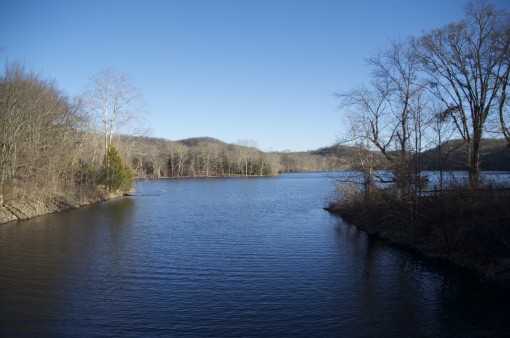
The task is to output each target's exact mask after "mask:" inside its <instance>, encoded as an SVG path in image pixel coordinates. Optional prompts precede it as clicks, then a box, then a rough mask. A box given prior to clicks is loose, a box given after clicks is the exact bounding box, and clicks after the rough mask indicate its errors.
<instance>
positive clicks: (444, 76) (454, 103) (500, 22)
mask: <svg viewBox="0 0 510 338" xmlns="http://www.w3.org/2000/svg"><path fill="white" fill-rule="evenodd" d="M509 27H510V18H509V16H508V13H507V12H506V11H504V10H496V8H495V7H494V6H493V5H491V4H488V3H486V2H485V1H483V0H482V1H477V2H470V3H469V4H468V5H467V6H466V19H465V20H462V21H460V22H459V23H452V24H449V25H447V26H445V27H443V28H439V29H435V30H432V31H431V32H429V33H427V34H425V35H424V36H423V37H421V39H419V45H418V47H419V48H418V51H419V53H420V57H421V59H422V62H423V64H424V66H425V67H424V70H425V71H426V72H427V74H428V75H429V77H430V83H431V85H432V88H433V89H434V91H435V94H436V95H437V97H438V98H440V99H441V100H442V101H443V103H444V105H445V106H447V107H448V109H447V110H445V111H447V112H448V113H449V116H450V117H451V118H452V119H453V121H454V123H455V125H456V127H457V129H458V132H459V134H460V136H461V137H462V139H463V140H464V142H465V144H466V146H467V158H466V159H467V166H468V169H469V179H470V182H471V183H472V184H477V182H478V180H479V174H480V147H481V143H482V136H483V132H484V126H485V123H486V120H487V117H488V116H489V114H491V113H492V112H495V110H496V109H497V108H498V98H503V97H504V95H503V94H502V92H504V91H505V87H506V84H507V83H508V53H509V46H510V38H509V34H510V28H509ZM503 101H504V100H503ZM500 106H501V105H500Z"/></svg>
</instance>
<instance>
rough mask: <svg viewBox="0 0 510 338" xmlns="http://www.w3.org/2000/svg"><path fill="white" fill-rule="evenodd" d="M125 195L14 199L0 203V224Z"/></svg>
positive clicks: (82, 194)
mask: <svg viewBox="0 0 510 338" xmlns="http://www.w3.org/2000/svg"><path fill="white" fill-rule="evenodd" d="M124 195H126V194H125V193H124V192H106V191H103V192H95V193H93V194H90V193H89V194H85V193H81V194H80V195H78V196H75V195H53V196H47V197H45V198H44V199H42V200H34V199H16V200H10V201H4V202H3V203H1V204H0V224H4V223H8V222H13V221H22V220H27V219H30V218H33V217H36V216H41V215H46V214H51V213H55V212H61V211H65V210H69V209H77V208H80V207H82V206H85V205H90V204H93V203H97V202H101V201H107V200H110V199H113V198H118V197H121V196H124Z"/></svg>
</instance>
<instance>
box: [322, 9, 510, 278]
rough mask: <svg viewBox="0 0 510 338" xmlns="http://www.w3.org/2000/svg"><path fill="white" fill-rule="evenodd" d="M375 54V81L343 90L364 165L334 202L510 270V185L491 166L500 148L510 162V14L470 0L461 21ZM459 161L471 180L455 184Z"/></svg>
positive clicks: (486, 265)
mask: <svg viewBox="0 0 510 338" xmlns="http://www.w3.org/2000/svg"><path fill="white" fill-rule="evenodd" d="M368 64H369V66H370V67H371V70H372V72H371V82H370V83H368V84H365V85H362V86H359V87H356V88H354V89H352V90H349V91H345V92H342V93H339V95H338V97H339V99H340V100H341V107H342V108H343V109H344V110H345V111H348V112H349V113H350V114H349V116H348V121H349V125H350V129H349V130H348V132H347V133H346V134H345V135H344V140H343V141H344V143H345V144H348V145H351V146H354V147H355V148H356V149H357V152H356V157H355V158H352V161H353V162H352V164H351V165H352V167H353V168H355V169H356V170H357V172H358V175H356V178H355V179H353V180H347V181H344V182H339V194H338V200H337V201H336V202H335V203H333V204H332V205H331V207H330V210H332V211H336V212H339V213H340V215H342V216H343V217H345V218H346V219H347V220H349V221H351V222H353V223H355V224H357V225H359V226H360V227H362V228H364V229H366V230H367V231H369V232H370V233H373V234H377V235H379V236H381V237H384V238H387V239H390V240H391V241H394V242H397V243H400V244H404V245H406V246H407V247H411V248H414V249H418V250H419V251H421V252H423V253H426V254H428V255H432V256H438V257H443V258H446V259H449V260H451V261H454V262H456V263H459V264H461V265H466V266H469V267H470V268H473V269H475V270H477V271H478V272H481V273H483V274H485V275H490V276H491V277H492V278H499V279H502V278H506V279H508V280H510V276H509V274H508V272H510V268H509V267H508V266H507V267H506V268H501V269H499V270H498V268H495V266H498V264H500V263H501V262H507V263H506V265H508V263H510V262H508V257H510V251H509V249H508V247H509V246H508V244H509V242H510V209H509V208H508V205H510V193H509V191H508V189H507V187H505V186H497V185H495V184H494V183H491V182H485V181H484V180H483V179H482V178H481V175H480V170H481V168H482V161H483V160H486V159H487V158H486V157H484V156H485V154H484V152H485V151H487V150H488V149H498V151H500V155H499V158H498V159H497V161H495V163H493V164H492V165H493V166H497V168H502V169H506V168H508V163H509V162H510V151H509V150H510V137H509V135H510V134H509V130H508V121H509V120H510V115H509V114H510V109H509V108H510V107H509V103H508V100H507V96H508V80H509V75H510V17H509V14H508V13H507V12H506V11H504V10H501V9H496V8H495V7H494V6H493V5H491V4H489V3H487V2H485V1H477V2H470V3H468V4H467V6H466V16H465V18H464V19H463V20H462V21H460V22H457V23H451V24H448V25H447V26H444V27H441V28H438V29H435V30H432V31H430V32H425V33H424V34H423V35H422V36H419V37H413V38H408V39H405V40H403V41H392V42H391V43H390V44H389V45H388V46H387V47H386V48H383V49H381V50H379V51H378V52H377V53H375V55H374V56H372V57H371V58H369V60H368ZM485 135H488V136H490V137H496V138H497V140H494V139H488V138H485V137H484V136H485ZM502 140H504V141H502ZM502 143H503V144H502ZM505 146H506V147H505ZM505 148H506V149H505ZM502 149H504V150H502ZM460 155H462V157H461V156H460ZM381 168H384V169H386V171H385V173H384V175H381V171H379V170H378V169H381ZM460 168H465V169H467V171H468V174H469V177H468V180H467V182H465V183H464V184H462V185H452V184H447V183H446V180H445V179H444V173H445V170H446V169H460ZM425 169H437V170H439V173H440V175H439V179H438V180H437V181H434V182H432V181H430V179H429V178H428V177H427V176H426V175H424V172H423V171H424V170H425ZM496 270H497V271H496ZM507 270H508V271H507ZM498 271H499V272H498ZM502 271H503V272H502ZM496 275H497V276H496ZM503 275H504V276H505V277H503Z"/></svg>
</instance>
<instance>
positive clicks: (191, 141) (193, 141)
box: [176, 136, 227, 147]
mask: <svg viewBox="0 0 510 338" xmlns="http://www.w3.org/2000/svg"><path fill="white" fill-rule="evenodd" d="M176 142H177V143H180V144H183V145H185V146H188V147H196V146H198V145H199V144H201V143H216V144H221V145H227V143H225V142H223V141H221V140H218V139H216V138H214V137H207V136H205V137H191V138H187V139H184V140H178V141H176Z"/></svg>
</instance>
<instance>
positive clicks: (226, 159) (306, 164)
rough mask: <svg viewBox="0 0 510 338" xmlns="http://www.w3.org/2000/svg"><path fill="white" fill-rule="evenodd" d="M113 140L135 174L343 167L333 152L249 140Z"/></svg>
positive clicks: (272, 171)
mask: <svg viewBox="0 0 510 338" xmlns="http://www.w3.org/2000/svg"><path fill="white" fill-rule="evenodd" d="M115 144H116V147H117V148H118V149H119V150H120V152H121V153H122V155H123V157H124V158H125V159H126V160H127V161H128V162H129V163H130V164H131V166H132V168H133V170H134V171H135V173H136V174H137V176H138V177H148V178H151V177H154V178H160V177H231V176H272V175H277V174H278V173H281V172H311V171H328V170H341V169H345V168H342V167H341V166H339V165H337V164H336V161H335V160H334V159H335V155H334V154H332V153H330V154H317V153H315V152H263V151H260V150H259V149H257V148H256V147H254V146H253V145H252V144H253V142H250V141H240V142H238V143H237V144H228V143H225V142H222V141H220V140H217V139H214V138H211V137H198V138H190V139H185V140H179V141H170V140H165V139H160V138H152V137H133V136H122V137H119V138H118V139H117V140H116V141H115Z"/></svg>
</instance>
